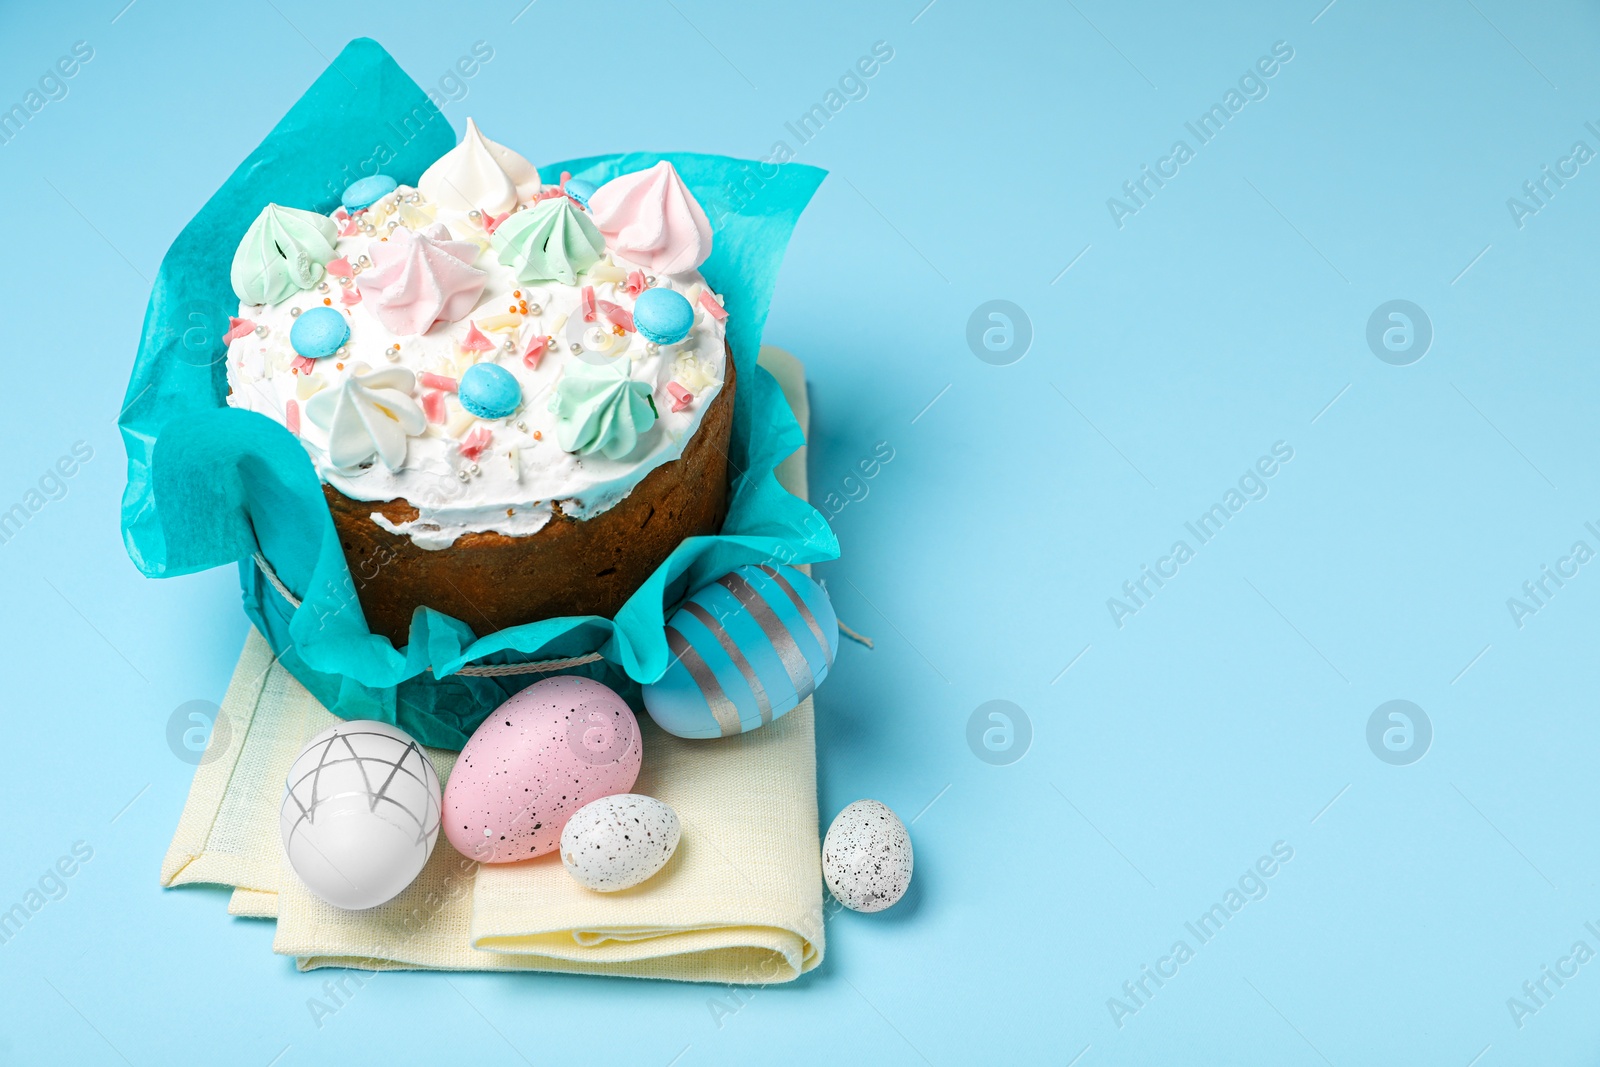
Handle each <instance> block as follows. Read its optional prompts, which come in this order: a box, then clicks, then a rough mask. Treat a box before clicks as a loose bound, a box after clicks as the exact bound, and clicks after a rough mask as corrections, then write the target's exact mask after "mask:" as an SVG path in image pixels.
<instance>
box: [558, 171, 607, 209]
mask: <svg viewBox="0 0 1600 1067" xmlns="http://www.w3.org/2000/svg"><path fill="white" fill-rule="evenodd" d="M564 188H565V189H566V190H567V195H568V196H570V197H572V199H574V200H576V201H577V202H578V203H579V204H581V205H582V206H583V207H584V208H586V209H587V208H588V206H589V198H590V197H591V196H593V195H594V191H595V190H596V189H598V188H600V187H599V186H598V185H596V184H595V183H594V182H586V181H584V180H583V179H582V178H568V179H567V184H566V185H565V186H564Z"/></svg>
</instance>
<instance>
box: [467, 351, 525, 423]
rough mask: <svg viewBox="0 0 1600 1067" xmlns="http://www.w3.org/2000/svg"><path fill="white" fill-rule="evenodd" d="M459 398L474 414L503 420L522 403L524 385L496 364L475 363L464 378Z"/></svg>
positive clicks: (482, 417)
mask: <svg viewBox="0 0 1600 1067" xmlns="http://www.w3.org/2000/svg"><path fill="white" fill-rule="evenodd" d="M456 399H458V400H460V401H461V406H462V407H464V408H466V409H467V413H468V414H470V415H476V416H477V417H478V418H480V419H503V418H505V417H506V416H507V415H510V414H511V413H512V412H514V411H516V410H517V405H519V404H521V403H522V386H521V385H519V384H518V383H517V379H516V377H515V376H514V375H513V374H512V373H511V372H510V371H508V370H506V369H505V368H504V367H502V366H500V365H498V364H495V363H474V364H473V365H472V366H470V367H468V368H467V372H466V373H465V374H463V375H462V376H461V383H460V385H459V386H458V387H457V393H456Z"/></svg>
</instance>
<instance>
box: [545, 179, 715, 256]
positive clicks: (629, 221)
mask: <svg viewBox="0 0 1600 1067" xmlns="http://www.w3.org/2000/svg"><path fill="white" fill-rule="evenodd" d="M569 184H570V183H569ZM589 213H590V214H591V215H593V216H594V221H595V225H596V226H598V227H599V228H600V232H601V233H603V234H605V236H606V238H607V239H608V240H609V241H610V243H611V250H612V251H613V252H615V253H616V254H617V255H618V256H620V257H621V258H623V259H626V260H628V261H629V262H630V263H636V264H638V265H639V266H641V267H644V268H646V269H647V270H652V271H655V272H656V273H658V274H679V273H681V272H683V271H686V270H693V269H694V268H696V267H698V266H700V264H702V263H704V262H705V261H706V257H707V256H709V255H711V221H710V220H709V219H707V218H706V213H705V209H704V208H702V207H701V206H700V203H699V201H697V200H695V198H694V194H693V193H691V192H689V187H688V186H686V185H684V184H683V179H682V178H680V177H679V176H678V171H677V169H676V168H675V167H673V165H672V164H671V163H668V162H667V161H666V160H664V159H663V160H662V161H661V162H660V163H657V164H656V165H655V166H653V167H651V168H650V169H649V170H641V171H634V172H633V173H632V174H624V175H622V176H621V177H618V178H613V179H611V180H610V181H608V182H606V183H605V184H604V185H602V186H601V187H600V188H599V189H596V190H595V191H594V193H593V194H592V195H591V196H590V197H589Z"/></svg>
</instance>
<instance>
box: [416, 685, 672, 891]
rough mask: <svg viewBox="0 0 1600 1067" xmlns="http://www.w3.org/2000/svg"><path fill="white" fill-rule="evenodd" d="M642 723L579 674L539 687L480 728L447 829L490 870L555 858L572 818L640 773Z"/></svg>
mask: <svg viewBox="0 0 1600 1067" xmlns="http://www.w3.org/2000/svg"><path fill="white" fill-rule="evenodd" d="M642 755H643V745H642V741H641V738H640V736H639V723H638V722H637V720H635V719H634V717H633V712H632V711H630V710H629V709H628V705H627V704H626V703H625V702H624V701H623V699H622V698H621V697H620V696H618V695H617V694H616V693H614V692H612V691H611V690H610V689H608V688H606V687H605V686H603V685H601V684H600V683H599V682H596V681H591V680H590V679H588V678H580V677H577V676H574V675H564V676H562V677H560V678H547V679H545V680H544V681H542V682H534V683H533V684H532V685H530V686H528V688H526V689H524V690H522V692H520V693H518V694H516V695H515V696H513V697H512V698H511V699H510V700H507V701H506V702H505V703H504V704H501V705H500V706H499V707H498V708H496V709H495V710H494V711H493V712H491V713H490V715H489V717H488V718H486V719H484V720H483V723H482V724H481V725H480V726H479V727H478V728H477V730H475V731H473V734H472V737H471V738H469V739H468V741H467V744H466V747H464V748H463V749H462V750H461V757H460V758H459V759H458V760H456V765H455V769H454V770H453V771H451V773H450V781H449V783H448V784H447V785H446V786H445V791H444V832H445V836H446V837H448V838H449V839H450V843H451V844H452V845H454V846H455V847H456V851H458V852H460V853H461V854H462V855H463V856H466V857H468V858H470V859H475V860H478V861H479V862H481V863H512V862H514V861H516V860H526V859H532V858H533V857H535V856H542V855H544V854H546V853H548V852H554V851H555V850H556V848H557V846H558V845H559V844H560V843H561V830H562V828H563V827H565V826H566V825H567V820H568V819H570V818H572V816H573V813H574V812H576V811H577V810H578V809H579V808H582V807H583V806H584V805H585V804H588V803H590V802H591V801H595V800H599V799H600V798H601V797H607V796H611V795H612V794H614V793H626V792H627V791H628V790H629V789H631V788H633V782H634V779H635V778H637V777H638V776H639V763H640V760H641V757H642Z"/></svg>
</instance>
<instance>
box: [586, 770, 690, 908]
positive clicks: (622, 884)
mask: <svg viewBox="0 0 1600 1067" xmlns="http://www.w3.org/2000/svg"><path fill="white" fill-rule="evenodd" d="M679 832H680V829H679V826H678V813H677V812H675V811H673V810H672V807H671V806H670V805H668V804H665V803H663V802H662V801H659V800H657V799H656V798H655V797H647V796H641V795H640V794H638V793H621V794H618V795H616V796H610V797H601V798H600V799H599V800H596V801H594V802H593V803H590V804H585V805H584V806H583V807H581V808H579V809H578V810H577V811H576V812H575V813H573V816H572V818H571V819H569V820H567V825H566V826H565V827H564V828H563V829H562V831H561V862H562V863H563V864H564V865H565V866H566V868H567V873H568V874H570V875H572V877H573V878H574V879H576V880H577V882H578V884H579V885H581V886H583V887H585V888H587V889H593V890H596V891H597V892H600V893H615V892H616V891H617V890H619V889H631V888H633V887H634V886H636V885H638V884H639V883H640V882H643V881H644V880H645V879H647V878H649V877H651V876H652V875H654V874H655V873H656V872H657V871H659V870H660V869H661V868H663V867H665V866H666V865H667V861H668V860H670V859H671V858H672V853H673V852H674V851H676V850H677V848H678V835H679Z"/></svg>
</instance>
